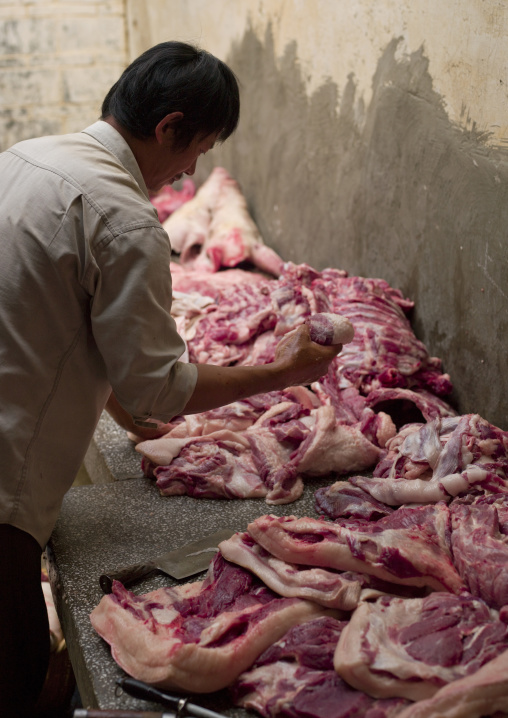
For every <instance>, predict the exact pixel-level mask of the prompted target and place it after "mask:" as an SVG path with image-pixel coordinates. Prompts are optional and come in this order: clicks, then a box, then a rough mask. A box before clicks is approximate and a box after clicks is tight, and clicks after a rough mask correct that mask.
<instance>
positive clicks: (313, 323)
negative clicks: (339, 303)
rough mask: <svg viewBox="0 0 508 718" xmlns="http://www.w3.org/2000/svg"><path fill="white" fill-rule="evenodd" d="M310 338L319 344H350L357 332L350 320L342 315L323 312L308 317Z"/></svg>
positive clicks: (306, 321)
mask: <svg viewBox="0 0 508 718" xmlns="http://www.w3.org/2000/svg"><path fill="white" fill-rule="evenodd" d="M305 324H307V326H308V327H309V332H310V338H311V339H312V341H313V342H316V343H317V344H325V345H328V344H349V343H350V342H352V341H353V337H354V335H355V330H354V327H353V325H352V324H351V322H350V321H349V319H346V317H342V316H341V315H340V314H330V313H328V312H322V313H320V314H313V315H312V316H310V317H307V319H306V320H305Z"/></svg>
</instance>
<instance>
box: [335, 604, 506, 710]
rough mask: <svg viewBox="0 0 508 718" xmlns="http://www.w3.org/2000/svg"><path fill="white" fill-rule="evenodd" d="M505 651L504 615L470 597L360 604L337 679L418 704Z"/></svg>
mask: <svg viewBox="0 0 508 718" xmlns="http://www.w3.org/2000/svg"><path fill="white" fill-rule="evenodd" d="M507 649H508V629H507V627H506V624H505V623H503V622H502V621H501V620H500V619H499V614H498V612H497V611H495V610H493V609H489V607H488V606H487V605H486V604H485V603H484V602H483V601H481V600H480V599H477V598H474V597H472V596H470V595H469V594H463V595H461V596H455V595H453V594H450V593H443V592H439V591H437V592H434V593H432V594H430V595H429V596H427V597H425V598H396V597H391V596H383V597H381V598H378V599H377V601H375V602H374V603H362V604H361V605H360V606H359V607H358V608H357V609H356V611H355V612H354V614H353V616H352V618H351V620H350V621H349V623H348V624H347V626H346V627H345V628H344V630H343V631H342V634H341V636H340V639H339V642H338V644H337V649H336V651H335V657H334V666H335V670H336V671H337V673H338V674H339V675H340V676H341V677H342V678H343V679H344V680H345V681H347V682H348V683H349V684H350V685H352V686H354V687H355V688H357V689H358V690H362V691H365V692H366V693H368V694H369V695H371V696H373V697H375V698H391V697H396V696H399V697H403V698H407V699H409V700H413V701H419V700H423V699H426V698H430V697H431V696H433V695H434V694H435V693H436V692H437V691H438V690H439V688H440V687H441V686H443V685H446V684H447V683H451V682H452V681H455V680H457V679H459V678H463V677H465V676H473V675H474V674H475V673H476V671H478V669H479V668H481V667H482V666H483V665H484V664H486V663H488V662H489V661H491V660H492V659H494V658H496V657H497V656H498V655H500V654H501V653H503V652H505V651H506V650H507Z"/></svg>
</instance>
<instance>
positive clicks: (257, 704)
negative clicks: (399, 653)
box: [230, 617, 407, 718]
mask: <svg viewBox="0 0 508 718" xmlns="http://www.w3.org/2000/svg"><path fill="white" fill-rule="evenodd" d="M344 626H345V622H342V621H338V620H336V619H333V618H329V617H325V618H316V619H313V620H311V621H307V622H306V623H303V624H301V625H299V626H294V627H293V628H291V629H290V630H289V631H288V632H287V633H286V634H285V636H284V637H283V638H281V639H280V640H278V641H277V642H275V643H274V645H273V646H271V647H270V648H268V649H267V650H266V651H265V652H264V653H263V654H262V655H261V656H260V657H259V658H258V660H257V661H256V663H255V664H254V666H253V667H252V668H251V669H250V670H249V671H246V672H245V673H242V674H241V676H240V677H239V678H238V680H237V681H236V683H235V684H234V685H233V686H232V687H231V689H230V690H231V694H232V696H233V700H234V702H235V705H238V706H241V707H243V708H250V709H254V710H256V711H257V712H258V713H260V714H261V715H262V716H266V717H267V718H275V716H284V717H285V718H352V717H353V716H354V718H368V717H369V716H370V717H371V718H392V717H393V716H395V715H397V714H398V713H399V712H400V711H401V710H402V708H404V706H406V705H407V701H405V700H403V699H400V698H399V699H388V700H380V701H378V700H375V699H373V698H370V697H369V696H367V695H366V694H365V693H362V692H360V691H357V690H355V689H353V688H351V687H350V686H348V685H347V683H345V682H344V681H343V680H342V679H341V678H340V677H339V676H338V675H337V673H336V672H335V671H334V669H333V654H334V650H335V646H336V644H337V641H338V639H339V636H340V633H341V631H342V629H343V628H344Z"/></svg>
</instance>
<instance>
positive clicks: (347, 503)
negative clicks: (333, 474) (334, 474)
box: [314, 481, 394, 521]
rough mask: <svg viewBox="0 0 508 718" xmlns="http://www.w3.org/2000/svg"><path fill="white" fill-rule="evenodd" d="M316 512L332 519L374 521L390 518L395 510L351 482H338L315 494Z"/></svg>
mask: <svg viewBox="0 0 508 718" xmlns="http://www.w3.org/2000/svg"><path fill="white" fill-rule="evenodd" d="M314 502H315V508H316V512H317V513H318V514H324V515H326V516H328V518H331V519H339V518H355V519H367V520H370V519H373V520H374V521H376V520H377V519H380V518H381V517H382V516H388V514H391V513H392V512H393V510H394V509H392V508H391V507H390V506H387V505H386V504H382V503H381V502H380V501H376V499H374V498H373V497H372V496H371V495H370V494H369V493H367V492H366V491H364V490H363V489H361V488H360V487H359V486H354V484H351V483H350V482H349V481H336V482H335V483H334V484H332V485H331V486H323V487H321V488H320V489H317V491H316V492H315V493H314Z"/></svg>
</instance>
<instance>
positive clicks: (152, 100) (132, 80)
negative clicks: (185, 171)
mask: <svg viewBox="0 0 508 718" xmlns="http://www.w3.org/2000/svg"><path fill="white" fill-rule="evenodd" d="M173 113H181V115H182V117H181V119H180V120H179V121H177V122H175V123H174V124H173V142H174V148H175V149H180V150H183V149H184V148H186V147H188V146H189V144H190V143H191V142H192V140H193V139H194V138H196V137H197V136H201V137H206V136H210V135H213V136H214V137H215V138H216V140H215V141H216V142H223V141H224V140H226V139H227V138H228V137H229V136H230V135H231V134H232V132H234V130H235V129H236V126H237V124H238V118H239V114H240V99H239V91H238V82H237V80H236V77H235V75H234V73H233V72H232V71H231V70H230V69H229V67H228V66H227V65H226V64H225V63H223V62H222V61H221V60H218V59H217V58H216V57H214V56H213V55H211V54H210V53H209V52H206V51H205V50H198V49H197V48H195V47H192V46H191V45H187V44H186V43H183V42H163V43H161V44H160V45H156V46H155V47H152V48H150V49H149V50H147V51H146V52H144V53H143V54H142V55H140V57H138V58H137V59H136V60H134V62H132V63H131V64H130V65H129V67H127V68H126V69H125V70H124V72H123V74H122V75H121V77H120V79H119V80H118V81H117V82H116V83H115V84H114V85H113V87H112V88H111V89H110V91H109V92H108V94H107V95H106V97H105V99H104V102H103V104H102V116H101V117H102V119H103V120H105V119H107V118H108V117H113V118H114V119H115V120H116V122H118V123H119V124H120V125H121V126H122V127H123V128H124V129H126V130H127V131H128V132H129V133H130V134H131V135H132V136H133V137H135V138H137V139H140V140H144V139H149V138H152V137H154V136H155V132H156V128H157V126H158V124H159V123H160V122H161V120H162V119H163V118H164V117H166V116H167V115H172V114H173Z"/></svg>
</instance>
